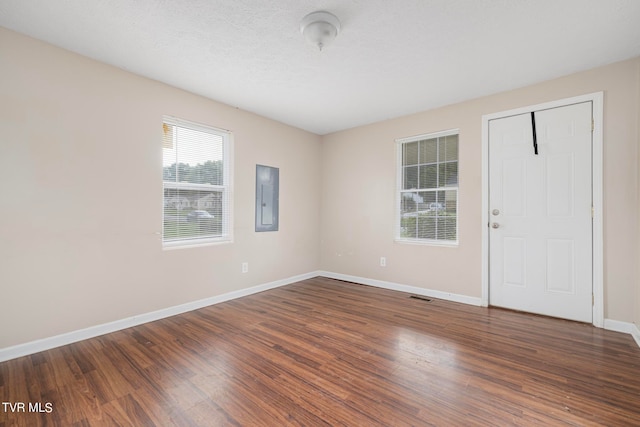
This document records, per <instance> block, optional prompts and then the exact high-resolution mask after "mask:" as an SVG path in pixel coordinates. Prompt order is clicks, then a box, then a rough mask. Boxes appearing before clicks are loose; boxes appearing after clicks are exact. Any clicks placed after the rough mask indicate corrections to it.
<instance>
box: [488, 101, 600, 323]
mask: <svg viewBox="0 0 640 427" xmlns="http://www.w3.org/2000/svg"><path fill="white" fill-rule="evenodd" d="M592 116H593V113H592V102H582V103H579V104H573V105H568V106H564V107H558V108H552V109H548V110H542V111H536V112H535V114H534V117H535V129H536V135H537V154H535V149H534V138H533V123H532V117H531V114H530V113H527V114H520V115H516V116H512V117H505V118H499V119H494V120H491V121H489V226H490V229H489V303H490V304H491V305H494V306H499V307H505V308H511V309H515V310H522V311H527V312H532V313H538V314H544V315H548V316H554V317H561V318H565V319H572V320H578V321H582V322H589V323H591V321H592V304H593V303H592V298H593V294H592V293H593V284H592V168H591V153H592V150H591V144H592Z"/></svg>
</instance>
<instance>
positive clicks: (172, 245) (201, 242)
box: [162, 238, 233, 251]
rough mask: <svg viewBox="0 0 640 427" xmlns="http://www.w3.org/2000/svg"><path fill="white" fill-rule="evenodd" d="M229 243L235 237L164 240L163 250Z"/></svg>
mask: <svg viewBox="0 0 640 427" xmlns="http://www.w3.org/2000/svg"><path fill="white" fill-rule="evenodd" d="M227 243H233V239H231V238H224V239H223V238H217V239H198V240H196V241H188V240H176V241H173V242H162V250H163V251H171V250H175V249H188V248H198V247H203V246H217V245H224V244H227Z"/></svg>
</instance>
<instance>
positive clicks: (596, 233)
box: [481, 92, 604, 328]
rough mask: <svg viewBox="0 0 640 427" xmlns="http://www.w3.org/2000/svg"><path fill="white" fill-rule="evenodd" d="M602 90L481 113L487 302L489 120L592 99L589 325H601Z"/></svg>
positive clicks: (484, 298)
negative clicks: (590, 322) (591, 260)
mask: <svg viewBox="0 0 640 427" xmlns="http://www.w3.org/2000/svg"><path fill="white" fill-rule="evenodd" d="M603 100H604V94H603V92H595V93H590V94H586V95H581V96H576V97H572V98H565V99H560V100H557V101H551V102H546V103H542V104H537V105H530V106H526V107H522V108H517V109H513V110H507V111H501V112H497V113H492V114H486V115H483V116H482V295H481V305H482V306H484V307H487V306H488V305H489V121H490V120H493V119H500V118H504V117H509V116H514V115H518V114H524V113H529V112H531V111H538V110H547V109H551V108H556V107H564V106H567V105H571V104H577V103H581V102H592V103H593V121H594V123H593V143H592V148H591V149H592V153H591V158H592V165H591V179H592V192H593V193H592V200H593V272H592V274H593V325H594V326H596V327H599V328H602V327H604V250H603V248H604V236H603V129H602V124H603Z"/></svg>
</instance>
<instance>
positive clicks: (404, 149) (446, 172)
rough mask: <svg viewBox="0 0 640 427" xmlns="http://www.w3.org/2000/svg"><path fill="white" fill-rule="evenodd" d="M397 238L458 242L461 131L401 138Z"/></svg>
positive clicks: (432, 241) (441, 242)
mask: <svg viewBox="0 0 640 427" xmlns="http://www.w3.org/2000/svg"><path fill="white" fill-rule="evenodd" d="M397 150H398V156H397V157H398V179H397V182H398V188H397V222H396V226H397V228H396V240H398V241H406V242H415V243H438V244H457V243H458V131H457V130H452V131H446V132H439V133H437V134H429V135H420V136H417V137H412V138H405V139H400V140H398V141H397Z"/></svg>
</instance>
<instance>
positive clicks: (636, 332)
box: [631, 325, 640, 347]
mask: <svg viewBox="0 0 640 427" xmlns="http://www.w3.org/2000/svg"><path fill="white" fill-rule="evenodd" d="M631 336H632V337H633V339H634V340H636V344H638V347H640V328H639V327H638V325H632V327H631Z"/></svg>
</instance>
